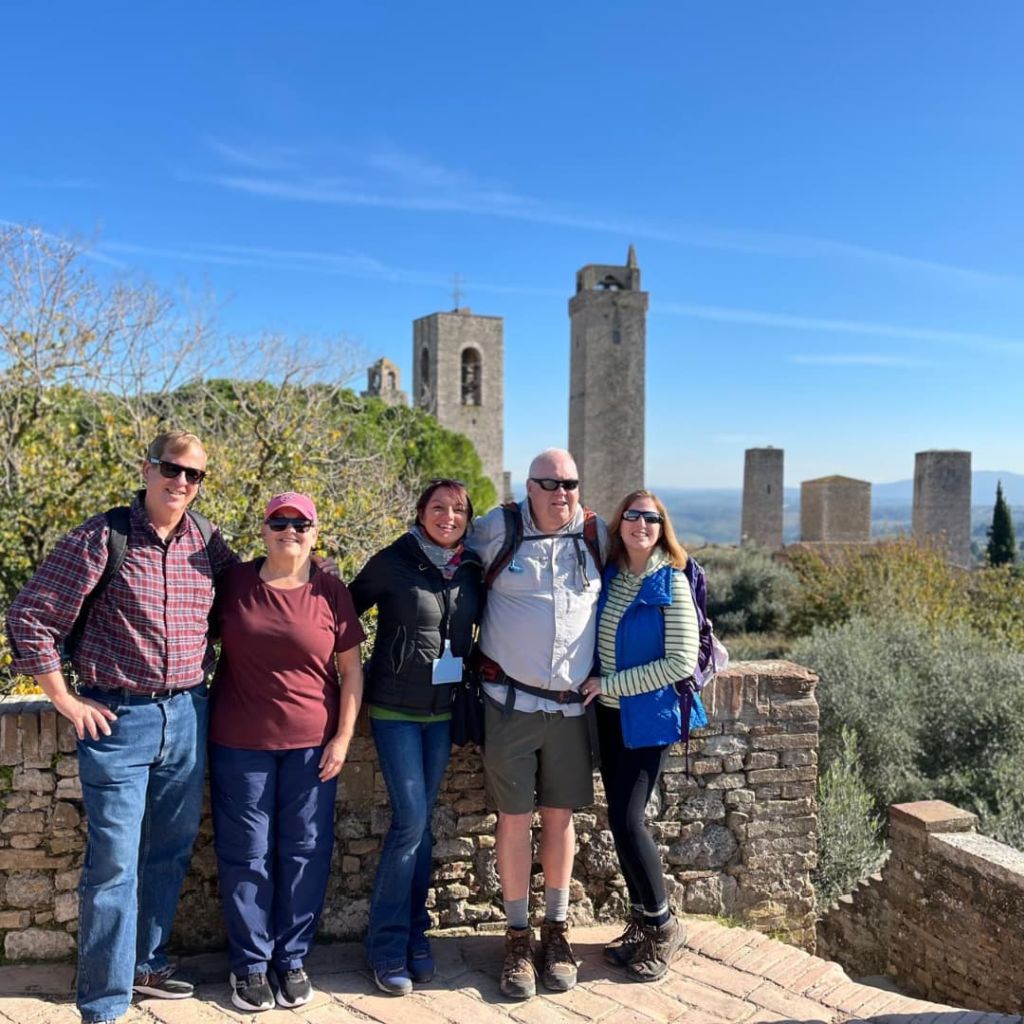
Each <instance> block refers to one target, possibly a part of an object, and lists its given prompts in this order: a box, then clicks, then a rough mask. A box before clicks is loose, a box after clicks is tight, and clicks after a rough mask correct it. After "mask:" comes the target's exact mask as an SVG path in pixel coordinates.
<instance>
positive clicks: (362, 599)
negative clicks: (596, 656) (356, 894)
mask: <svg viewBox="0 0 1024 1024" xmlns="http://www.w3.org/2000/svg"><path fill="white" fill-rule="evenodd" d="M472 519H473V505H472V502H471V501H470V500H469V495H468V494H467V492H466V488H465V485H464V484H462V483H459V482H458V481H457V480H434V481H432V482H431V483H430V484H429V486H428V487H427V488H426V490H425V491H424V492H423V493H422V494H421V495H420V497H419V500H418V501H417V502H416V521H415V523H414V524H413V526H412V527H411V528H410V530H409V532H408V533H405V534H403V535H402V536H401V537H399V538H398V540H396V541H395V542H394V543H393V544H390V545H388V547H386V548H384V549H383V550H382V551H378V552H377V554H375V555H374V556H373V557H372V558H371V559H370V560H369V561H368V562H367V563H366V565H365V566H364V567H363V568H362V570H361V571H360V573H359V575H358V576H357V577H356V578H355V580H353V582H352V584H351V586H350V588H349V589H350V591H351V593H352V598H353V600H354V601H355V606H356V610H357V611H358V612H359V613H360V614H362V613H363V612H365V611H366V610H367V609H368V608H371V607H373V606H374V605H376V607H377V637H376V640H375V641H374V645H373V654H372V655H371V657H370V661H369V664H368V665H367V668H366V689H365V697H364V700H365V702H366V703H367V704H368V705H369V707H370V728H371V731H372V733H373V739H374V743H375V744H376V746H377V756H378V758H379V760H380V767H381V772H382V773H383V775H384V782H385V784H386V785H387V788H388V795H389V797H390V799H391V811H392V818H391V828H390V829H389V830H388V834H387V836H386V837H385V839H384V845H383V847H382V849H381V855H380V862H379V864H378V866H377V876H376V879H375V880H374V885H373V896H372V898H371V902H370V924H369V929H368V931H367V936H366V949H367V958H368V960H369V963H370V967H371V968H372V969H373V973H374V980H375V981H376V983H377V986H378V988H380V989H381V990H382V991H384V992H388V993H390V994H391V995H396V996H401V995H406V994H407V993H408V992H410V991H412V983H413V982H414V981H416V982H425V981H429V980H430V979H431V978H432V977H433V975H434V960H433V956H432V955H431V952H430V943H429V941H428V940H427V937H426V930H427V928H429V927H430V916H429V914H428V913H427V910H426V905H425V904H426V898H427V888H428V886H429V885H430V874H431V862H432V851H433V836H432V835H431V832H430V819H431V814H432V812H433V808H434V803H435V801H436V799H437V793H438V790H439V788H440V786H441V779H442V778H443V776H444V772H445V768H446V767H447V765H448V758H449V756H450V754H451V736H450V730H449V726H450V720H451V703H452V698H453V695H454V688H455V684H456V683H458V682H460V681H461V679H462V675H463V669H464V666H465V667H466V668H468V663H469V656H470V652H471V648H472V645H473V630H474V627H475V626H476V624H477V623H478V622H479V620H480V615H481V613H482V611H483V598H484V591H483V582H482V566H481V563H480V559H479V557H478V556H477V555H476V553H475V552H473V551H471V550H470V549H469V548H467V547H465V545H464V543H463V542H464V538H465V535H466V529H467V528H468V526H469V524H470V522H472Z"/></svg>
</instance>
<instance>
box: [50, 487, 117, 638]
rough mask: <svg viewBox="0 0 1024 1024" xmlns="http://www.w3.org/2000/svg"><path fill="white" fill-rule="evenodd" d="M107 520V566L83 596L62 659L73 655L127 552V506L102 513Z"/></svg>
mask: <svg viewBox="0 0 1024 1024" xmlns="http://www.w3.org/2000/svg"><path fill="white" fill-rule="evenodd" d="M104 516H105V518H106V520H107V564H106V565H104V566H103V572H102V574H101V575H100V578H99V579H98V580H97V581H96V586H94V587H93V588H92V590H90V591H89V593H88V594H86V595H85V600H84V601H82V607H81V610H80V611H79V613H78V618H77V619H75V622H74V625H73V626H72V627H71V629H70V631H69V632H68V635H67V637H66V638H65V640H64V657H65V658H71V657H72V655H73V654H74V653H75V648H76V647H77V646H78V642H79V640H81V639H82V633H84V632H85V624H86V622H87V621H88V619H89V613H90V612H91V611H92V609H93V605H95V604H96V601H97V599H98V598H99V596H100V595H101V594H102V593H103V591H104V590H106V589H107V587H108V586H109V585H110V581H111V580H112V579H113V578H114V577H115V576H116V575H117V573H118V570H119V569H120V568H121V565H122V563H123V562H124V556H125V552H126V551H127V550H128V529H129V523H130V518H129V508H128V506H127V505H116V506H115V507H114V508H110V509H107V511H106V512H105V513H104Z"/></svg>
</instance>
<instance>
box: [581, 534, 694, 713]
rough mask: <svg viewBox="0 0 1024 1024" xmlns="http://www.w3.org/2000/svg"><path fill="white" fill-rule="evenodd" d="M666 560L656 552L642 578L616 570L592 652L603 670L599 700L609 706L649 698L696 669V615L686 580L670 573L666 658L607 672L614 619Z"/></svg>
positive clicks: (611, 658)
mask: <svg viewBox="0 0 1024 1024" xmlns="http://www.w3.org/2000/svg"><path fill="white" fill-rule="evenodd" d="M667 561H668V558H667V556H665V555H664V554H663V553H662V552H661V551H660V550H659V551H657V552H655V554H654V555H652V556H651V560H650V561H649V562H648V563H647V568H646V569H645V570H644V572H643V574H642V575H640V576H634V575H633V573H631V572H630V571H629V570H628V569H621V570H620V571H619V572H618V573H617V574H616V575H615V576H614V577H613V578H612V580H611V583H610V584H609V587H608V600H607V603H606V604H605V607H604V611H603V612H602V613H601V620H600V622H599V623H598V628H597V650H598V655H599V657H600V659H601V667H602V675H601V696H600V698H599V700H600V702H601V703H602V704H604V705H606V706H608V707H618V705H619V697H625V696H634V695H636V694H638V693H649V692H650V691H651V690H660V689H661V688H662V687H663V686H668V685H669V684H670V683H677V682H679V680H681V679H686V678H687V677H688V676H689V675H691V674H692V673H693V670H694V669H695V668H696V666H697V653H698V647H699V643H700V631H699V628H698V626H697V612H696V609H695V608H694V606H693V596H692V595H691V594H690V585H689V583H687V581H686V577H685V576H684V575H683V573H681V572H676V573H673V574H672V603H671V604H670V605H666V606H665V608H664V613H665V657H663V658H658V659H657V660H656V661H649V662H647V664H645V665H637V666H636V667H635V668H627V669H623V670H621V671H609V670H610V669H611V668H612V666H614V665H615V633H616V630H617V629H618V625H619V620H620V619H621V618H622V616H623V614H624V612H625V611H626V609H627V608H628V607H629V606H630V605H631V604H632V603H633V599H634V598H635V597H636V595H637V592H638V591H639V590H640V587H641V585H642V584H643V581H644V580H645V579H646V578H647V577H648V576H649V575H650V574H651V573H653V572H657V570H658V569H660V568H661V567H662V566H664V565H665V564H666V562H667Z"/></svg>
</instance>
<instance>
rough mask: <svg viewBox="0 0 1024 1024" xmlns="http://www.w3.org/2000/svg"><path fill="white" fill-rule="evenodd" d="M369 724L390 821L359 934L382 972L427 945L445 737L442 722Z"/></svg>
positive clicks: (448, 753)
mask: <svg viewBox="0 0 1024 1024" xmlns="http://www.w3.org/2000/svg"><path fill="white" fill-rule="evenodd" d="M370 728H371V730H372V732H373V741H374V743H376V745H377V757H378V759H379V760H380V770H381V772H382V773H383V775H384V783H385V785H386V786H387V788H388V796H389V797H390V799H391V828H390V829H388V834H387V835H386V836H385V837H384V846H383V847H382V849H381V852H380V862H379V863H378V865H377V877H376V878H375V879H374V882H373V896H372V898H371V901H370V926H369V929H368V931H367V934H366V952H367V959H368V960H369V962H370V966H371V967H372V968H373V969H374V970H377V971H383V970H395V969H399V968H404V967H405V966H406V964H407V962H408V958H409V956H410V955H411V954H412V953H414V952H418V951H420V950H425V949H428V948H429V944H428V942H427V937H426V932H427V929H428V928H429V927H430V915H429V914H428V913H427V907H426V903H427V889H428V888H429V887H430V873H431V868H432V866H433V851H434V836H433V834H432V833H431V831H430V817H431V814H432V813H433V810H434V803H435V802H436V801H437V791H438V790H439V789H440V788H441V779H442V778H443V777H444V770H445V768H447V766H448V758H449V757H450V756H451V751H452V743H451V730H450V723H449V722H431V723H429V724H422V723H420V722H397V721H388V720H386V719H379V718H371V719H370Z"/></svg>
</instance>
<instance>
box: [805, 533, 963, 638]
mask: <svg viewBox="0 0 1024 1024" xmlns="http://www.w3.org/2000/svg"><path fill="white" fill-rule="evenodd" d="M788 560H789V565H790V568H791V569H792V571H793V573H794V574H795V575H796V577H797V580H798V583H799V586H798V588H797V590H796V593H795V596H794V598H793V601H792V604H791V607H790V610H789V617H788V621H787V626H788V630H789V633H790V635H792V636H803V635H806V634H808V633H810V632H811V631H812V630H813V629H815V628H817V627H819V626H830V625H834V624H836V623H839V622H845V621H846V620H847V619H849V618H851V617H852V616H854V615H868V616H879V617H882V618H886V617H888V616H890V615H898V614H902V613H903V612H905V611H906V610H907V609H913V610H914V612H915V614H916V615H917V616H918V617H919V618H920V619H921V620H922V622H923V623H924V624H926V625H927V626H928V627H938V626H941V625H943V624H945V623H947V622H950V621H953V620H955V619H957V618H960V617H963V616H965V615H967V614H968V612H969V603H970V602H969V596H968V589H967V587H966V586H965V584H966V582H967V579H968V574H967V573H964V572H963V571H961V570H957V569H955V568H953V567H951V566H949V565H947V564H946V562H945V560H944V558H943V556H942V554H941V553H940V552H939V551H936V550H934V549H932V548H927V547H921V546H919V545H918V544H916V543H914V542H913V541H912V540H909V539H905V538H901V539H899V540H893V541H880V542H879V543H877V544H872V545H870V546H868V547H861V546H850V547H840V548H830V549H827V550H826V551H819V550H811V549H809V548H798V549H795V550H793V551H791V552H789V553H788Z"/></svg>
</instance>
